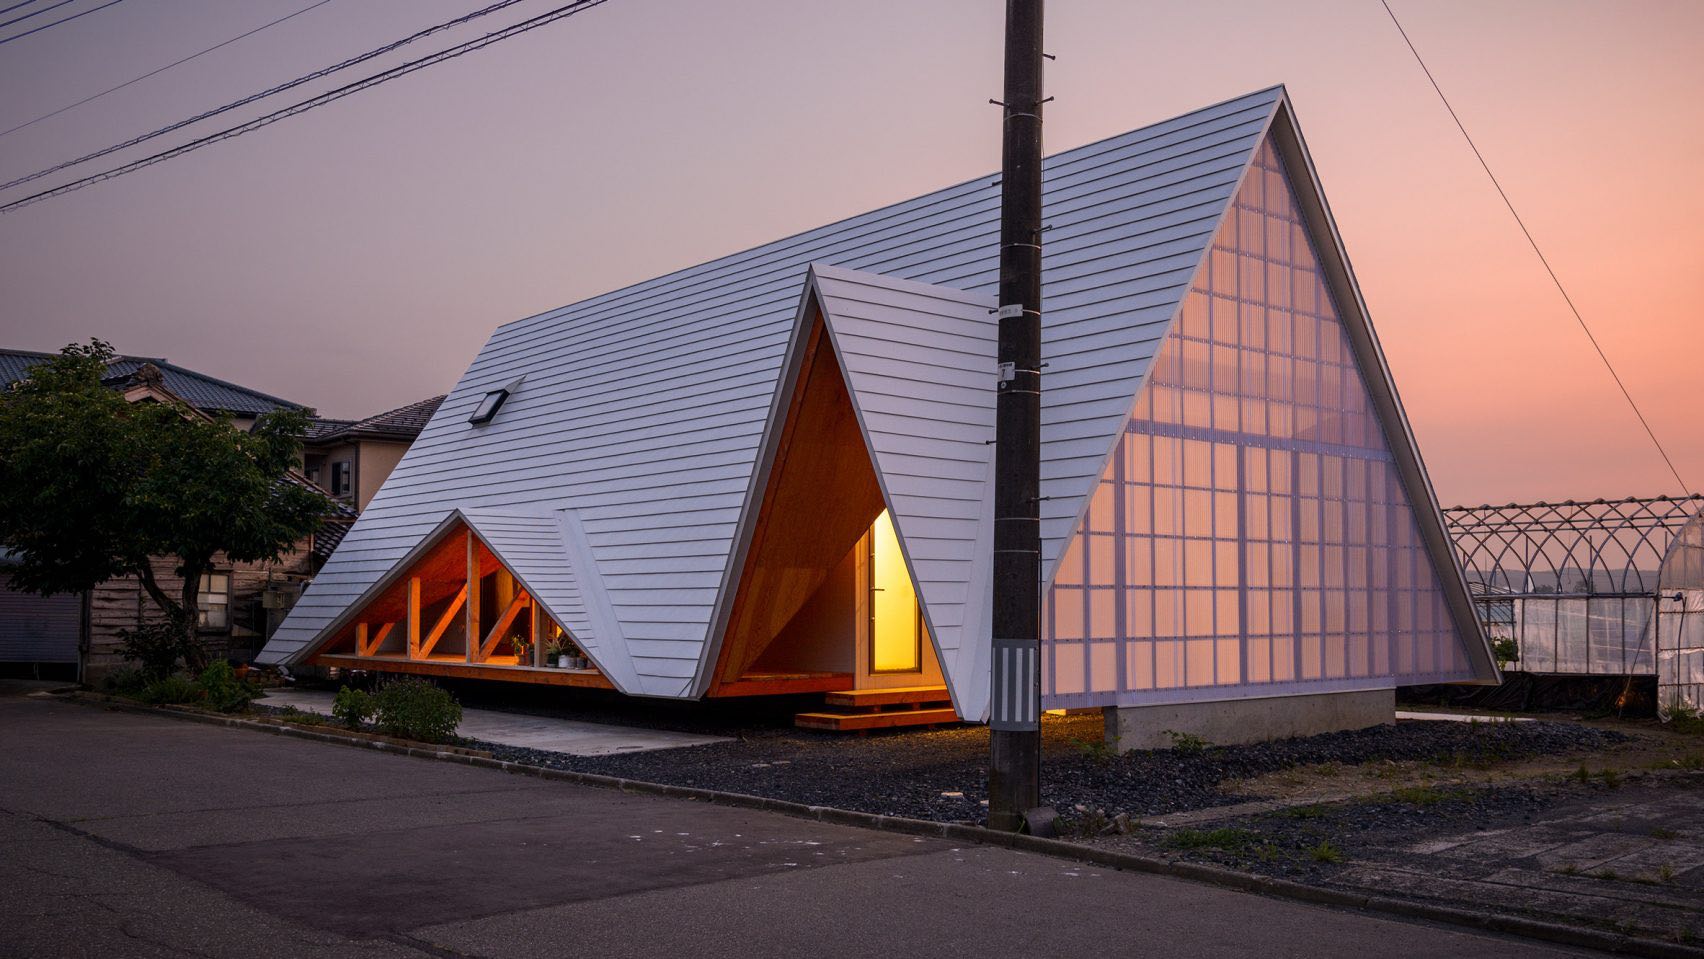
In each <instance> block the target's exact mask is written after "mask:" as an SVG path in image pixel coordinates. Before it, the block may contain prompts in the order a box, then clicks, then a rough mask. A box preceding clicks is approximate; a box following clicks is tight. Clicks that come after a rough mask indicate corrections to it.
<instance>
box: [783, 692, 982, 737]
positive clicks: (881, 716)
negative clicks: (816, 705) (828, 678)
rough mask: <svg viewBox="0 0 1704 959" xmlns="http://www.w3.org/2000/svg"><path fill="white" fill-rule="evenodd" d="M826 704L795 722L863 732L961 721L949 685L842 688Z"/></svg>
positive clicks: (800, 715) (828, 698)
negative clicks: (954, 708)
mask: <svg viewBox="0 0 1704 959" xmlns="http://www.w3.org/2000/svg"><path fill="white" fill-rule="evenodd" d="M823 703H824V705H825V707H826V708H824V709H822V710H817V711H812V712H804V713H799V714H798V715H796V716H794V717H793V725H795V726H799V727H801V728H803V729H825V730H831V731H835V732H863V731H866V730H871V729H897V728H900V727H903V726H937V725H941V724H943V723H956V722H958V721H959V718H958V713H957V712H955V711H954V710H953V705H952V696H951V695H950V694H949V693H948V692H947V687H945V686H891V687H888V688H886V689H842V690H836V691H833V692H830V693H828V694H827V695H826V696H824V697H823Z"/></svg>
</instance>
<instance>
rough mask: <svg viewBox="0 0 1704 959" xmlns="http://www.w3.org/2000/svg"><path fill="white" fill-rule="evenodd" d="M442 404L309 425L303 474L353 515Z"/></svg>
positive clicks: (438, 400)
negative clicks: (348, 505) (345, 505)
mask: <svg viewBox="0 0 1704 959" xmlns="http://www.w3.org/2000/svg"><path fill="white" fill-rule="evenodd" d="M443 401H444V398H443V397H442V396H434V397H432V398H431V399H427V400H421V401H420V402H418V403H410V404H409V405H407V406H404V407H400V408H398V409H394V410H391V411H389V412H387V413H380V414H378V415H377V416H369V417H367V418H366V419H364V420H334V419H316V420H314V422H313V425H312V426H310V427H309V428H308V436H307V442H306V443H305V444H304V445H303V451H302V472H303V473H304V474H306V476H307V478H308V479H309V480H311V481H313V482H315V483H318V484H319V485H320V486H321V487H323V488H324V489H326V490H328V491H330V493H331V494H332V495H333V496H336V497H337V498H338V499H340V500H342V501H344V502H345V503H348V504H350V505H352V506H354V507H355V510H356V511H357V512H359V511H361V510H364V509H366V508H367V503H368V502H369V501H371V500H372V498H373V494H374V493H377V492H378V491H379V487H380V486H383V485H384V482H385V479H386V478H387V477H389V476H390V474H391V470H393V469H395V468H396V464H397V463H398V462H400V461H401V460H402V454H404V453H406V452H408V447H409V444H411V443H413V442H414V438H415V437H417V436H419V435H420V431H421V430H422V429H424V428H425V427H426V423H427V421H429V420H431V419H432V414H433V413H436V412H437V411H438V404H439V403H442V402H443Z"/></svg>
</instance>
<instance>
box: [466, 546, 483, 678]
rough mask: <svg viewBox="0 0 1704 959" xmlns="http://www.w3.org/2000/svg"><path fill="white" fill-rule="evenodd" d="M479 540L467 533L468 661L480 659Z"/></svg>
mask: <svg viewBox="0 0 1704 959" xmlns="http://www.w3.org/2000/svg"><path fill="white" fill-rule="evenodd" d="M480 572H481V570H480V562H479V540H478V538H476V537H475V536H474V535H473V530H471V529H470V530H468V531H467V661H468V662H470V663H471V662H474V661H475V659H476V658H477V657H478V653H479V644H478V642H477V637H478V636H479V635H480V632H479V593H480V586H479V574H480Z"/></svg>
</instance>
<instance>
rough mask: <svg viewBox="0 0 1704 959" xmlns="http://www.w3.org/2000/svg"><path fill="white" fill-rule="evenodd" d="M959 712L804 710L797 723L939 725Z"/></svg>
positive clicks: (836, 728) (843, 727) (845, 728)
mask: <svg viewBox="0 0 1704 959" xmlns="http://www.w3.org/2000/svg"><path fill="white" fill-rule="evenodd" d="M958 721H959V718H958V713H956V712H954V711H953V710H952V708H951V707H948V708H946V709H904V710H898V711H895V712H886V713H800V714H798V715H797V716H794V717H793V724H794V725H795V726H799V727H801V728H804V729H826V730H830V731H832V732H851V731H855V730H860V729H894V728H897V727H900V726H935V725H939V724H941V723H956V722H958Z"/></svg>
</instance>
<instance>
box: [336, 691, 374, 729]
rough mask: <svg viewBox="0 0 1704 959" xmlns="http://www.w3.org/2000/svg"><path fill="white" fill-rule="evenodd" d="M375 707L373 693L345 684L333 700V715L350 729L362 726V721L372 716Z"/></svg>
mask: <svg viewBox="0 0 1704 959" xmlns="http://www.w3.org/2000/svg"><path fill="white" fill-rule="evenodd" d="M373 709H374V706H373V695H372V694H371V693H369V692H367V691H366V690H364V689H351V688H349V687H348V686H345V687H343V688H342V689H339V690H338V691H337V698H336V699H334V700H332V701H331V715H332V717H333V718H335V719H336V720H337V721H338V722H340V723H342V724H343V725H345V726H348V727H349V728H350V729H359V728H361V724H362V723H364V722H366V721H367V720H368V719H371V718H372V716H373Z"/></svg>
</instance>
